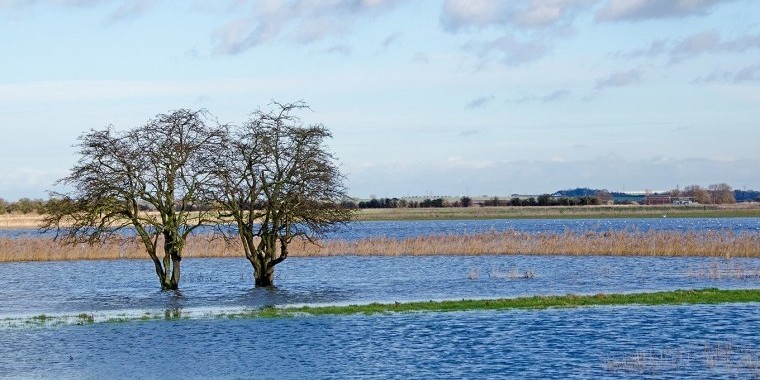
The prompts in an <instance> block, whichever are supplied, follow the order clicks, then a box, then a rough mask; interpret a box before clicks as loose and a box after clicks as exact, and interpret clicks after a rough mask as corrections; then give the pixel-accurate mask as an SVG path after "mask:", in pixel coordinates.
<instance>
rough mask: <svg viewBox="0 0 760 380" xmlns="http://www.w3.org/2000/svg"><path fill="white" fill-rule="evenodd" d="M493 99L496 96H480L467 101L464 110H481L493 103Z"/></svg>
mask: <svg viewBox="0 0 760 380" xmlns="http://www.w3.org/2000/svg"><path fill="white" fill-rule="evenodd" d="M494 99H496V96H494V95H493V94H491V95H487V96H481V97H478V98H475V99H473V100H471V101H469V102H468V103H467V105H466V108H467V109H476V108H483V107H485V106H487V105H488V104H490V103H491V102H493V101H494Z"/></svg>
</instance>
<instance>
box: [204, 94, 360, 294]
mask: <svg viewBox="0 0 760 380" xmlns="http://www.w3.org/2000/svg"><path fill="white" fill-rule="evenodd" d="M271 106H272V107H271V108H272V109H271V110H268V111H262V110H257V111H255V112H253V113H252V114H251V116H250V119H249V121H248V122H246V123H245V124H244V125H242V126H240V127H237V128H233V129H232V130H231V131H229V133H228V135H227V136H228V137H227V139H226V140H225V141H224V142H223V143H222V144H221V145H220V147H219V149H217V152H216V154H215V155H214V159H213V160H210V161H209V162H208V165H209V166H210V168H211V169H210V170H211V171H214V173H215V181H214V186H213V188H212V191H211V193H212V194H213V196H214V198H215V199H216V201H217V204H218V205H219V206H220V207H221V208H222V209H223V210H225V215H224V216H225V217H226V218H230V219H231V220H232V221H233V228H232V229H231V230H230V229H227V228H224V226H223V225H221V226H222V228H220V231H221V232H222V233H223V234H224V236H225V237H227V238H234V239H237V238H239V239H240V240H241V241H242V243H243V250H244V253H245V257H246V258H247V259H248V261H249V262H250V263H251V265H252V266H253V268H254V277H255V284H256V286H272V285H273V281H274V269H275V266H276V265H277V264H279V263H281V262H282V261H283V260H285V259H286V258H287V257H288V244H290V243H291V241H293V239H294V238H296V237H301V238H304V239H307V240H308V241H310V242H315V239H316V238H318V237H319V236H321V235H322V234H323V233H325V232H327V231H329V230H330V229H331V228H332V227H335V226H336V225H339V224H341V223H343V222H345V221H347V220H349V219H350V216H351V210H349V209H347V208H344V207H342V206H341V201H342V200H344V199H345V198H346V194H345V187H344V186H343V177H342V175H341V174H340V171H339V169H338V166H337V165H336V163H335V158H334V156H333V155H332V153H330V152H329V151H328V150H327V148H326V147H325V145H324V142H325V140H326V139H328V138H330V137H332V135H331V134H330V132H329V131H328V129H327V128H325V127H324V126H323V125H321V124H315V125H308V126H304V125H303V124H302V122H301V121H300V119H299V118H298V117H297V116H296V115H295V113H296V112H297V111H303V110H306V109H308V106H307V105H306V104H304V103H303V102H296V103H286V104H281V103H276V102H273V103H272V105H271Z"/></svg>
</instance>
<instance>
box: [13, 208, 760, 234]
mask: <svg viewBox="0 0 760 380" xmlns="http://www.w3.org/2000/svg"><path fill="white" fill-rule="evenodd" d="M662 217H668V218H736V217H747V218H758V217H760V203H740V204H733V205H688V206H671V205H665V206H636V205H633V206H632V205H611V206H536V207H511V206H498V207H480V206H473V207H443V208H395V209H363V210H357V212H356V215H355V217H354V220H357V221H375V220H457V219H581V218H583V219H586V218H587V219H605V218H662ZM41 219H42V215H39V214H33V213H30V214H4V215H0V228H6V229H7V228H35V227H37V226H38V225H39V223H40V221H41Z"/></svg>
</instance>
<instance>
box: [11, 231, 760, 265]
mask: <svg viewBox="0 0 760 380" xmlns="http://www.w3.org/2000/svg"><path fill="white" fill-rule="evenodd" d="M241 252H242V249H241V247H240V245H239V243H238V242H237V241H234V242H233V243H231V244H227V243H225V242H224V241H223V240H219V239H217V240H209V239H208V237H206V236H191V237H190V239H189V240H188V242H187V244H186V246H185V251H184V257H241V255H242V253H241ZM502 254H526V255H625V256H703V257H723V258H734V257H737V258H739V257H760V234H758V233H751V234H745V233H743V234H735V233H733V232H716V231H705V232H694V231H692V232H675V231H647V232H641V231H609V232H604V233H597V232H587V233H581V232H572V231H566V232H562V233H551V232H547V233H538V234H533V233H525V232H518V231H503V232H496V231H494V232H486V233H479V234H469V235H430V236H417V237H409V238H406V239H392V238H387V237H373V238H367V239H361V240H355V241H348V240H326V241H323V242H321V243H319V244H318V245H315V244H311V243H309V242H307V241H295V242H294V243H292V244H291V248H290V255H291V256H309V257H319V256H335V255H358V256H424V255H502ZM143 258H147V254H146V253H145V251H144V249H143V248H142V246H141V245H140V244H139V243H138V242H137V241H126V242H110V243H104V244H100V245H95V246H89V245H83V244H79V245H62V244H58V243H56V242H53V241H52V240H50V239H48V238H40V237H31V238H30V237H24V238H2V239H0V262H13V261H54V260H98V259H101V260H102V259H143Z"/></svg>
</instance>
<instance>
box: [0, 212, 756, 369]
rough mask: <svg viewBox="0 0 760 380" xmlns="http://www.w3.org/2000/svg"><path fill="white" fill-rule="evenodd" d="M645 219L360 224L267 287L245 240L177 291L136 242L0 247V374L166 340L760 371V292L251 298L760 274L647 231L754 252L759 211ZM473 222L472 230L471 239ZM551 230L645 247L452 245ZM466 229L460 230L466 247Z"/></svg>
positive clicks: (641, 286) (142, 362) (276, 361)
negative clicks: (329, 308) (439, 251)
mask: <svg viewBox="0 0 760 380" xmlns="http://www.w3.org/2000/svg"><path fill="white" fill-rule="evenodd" d="M648 223H649V224H647V220H630V221H625V220H610V221H606V220H595V221H592V220H572V221H562V223H558V222H557V221H541V220H532V221H517V220H512V221H450V222H442V221H438V222H363V223H357V224H354V225H350V226H349V227H348V229H347V230H344V231H343V232H342V235H335V236H332V237H331V238H332V239H333V241H335V239H337V238H338V237H339V236H342V238H340V244H343V246H342V247H344V248H345V249H346V250H347V251H348V252H347V253H349V254H341V255H333V253H334V252H333V253H330V252H327V253H324V254H321V253H314V254H311V255H310V256H311V257H291V258H289V259H288V260H286V261H284V262H283V263H282V264H281V266H278V271H277V275H276V276H277V277H276V284H277V288H274V289H256V288H254V287H253V280H252V277H251V268H250V265H249V264H248V263H247V262H246V261H245V259H243V258H242V257H237V256H233V257H229V258H187V259H186V260H184V264H183V283H182V286H181V290H180V291H177V292H166V291H160V290H158V286H157V284H156V279H155V275H154V274H153V273H152V272H151V270H152V268H151V265H152V264H151V263H150V262H149V261H148V260H147V259H145V258H142V257H141V258H142V259H141V260H131V259H119V260H75V261H36V262H7V263H1V264H0V300H2V302H0V329H1V330H3V331H2V334H0V358H2V359H0V377H11V378H16V377H54V376H55V377H57V376H61V377H64V378H98V377H104V376H108V377H112V378H134V377H144V378H155V377H160V376H161V372H155V371H154V368H157V367H162V366H163V367H164V368H165V363H166V362H167V355H170V354H171V356H172V359H171V364H170V365H169V366H170V370H171V371H172V372H171V373H172V376H175V377H196V376H199V375H200V374H203V375H204V376H210V377H222V378H241V377H242V378H248V377H251V378H261V377H272V378H302V377H304V376H309V375H310V377H315V378H328V377H335V376H338V377H363V376H366V377H383V378H386V377H390V378H408V377H436V378H447V377H448V378H462V377H469V378H474V377H533V378H535V377H551V376H555V377H563V378H588V377H594V378H605V377H609V378H621V377H622V378H626V377H628V378H640V377H642V376H645V377H656V378H684V377H690V378H694V377H696V378H736V377H741V378H752V377H758V376H760V356H759V355H760V351H759V350H758V349H757V347H760V336H758V334H756V333H755V331H754V330H755V328H754V326H757V325H758V323H760V319H758V318H759V317H758V315H760V304H758V303H757V302H742V303H720V304H714V305H706V304H704V305H678V304H676V305H667V306H642V305H635V304H634V305H625V306H592V307H581V308H577V307H573V308H549V309H521V310H514V309H505V310H496V311H494V310H491V311H486V310H479V311H478V310H475V311H456V312H449V313H439V312H420V311H417V312H393V311H392V312H383V313H381V314H372V315H364V314H363V313H361V312H360V313H359V314H351V315H321V316H312V315H306V314H302V313H293V314H291V315H289V316H287V317H275V314H276V313H274V314H272V313H267V312H264V313H259V312H258V310H277V309H266V308H271V307H274V308H293V307H302V306H309V307H311V308H313V307H318V306H326V305H338V306H340V305H353V304H359V305H364V304H370V303H374V302H380V303H385V304H389V305H391V306H392V307H391V309H393V305H396V303H399V304H398V309H402V308H403V307H404V306H403V305H406V303H407V302H414V301H429V300H435V301H440V300H462V299H495V298H516V297H529V296H541V295H557V296H562V295H567V294H574V295H592V294H599V293H603V294H612V293H642V292H643V293H649V292H657V291H669V290H676V289H703V288H720V289H757V288H760V258H757V257H753V255H740V254H729V255H726V254H725V253H726V252H724V251H719V252H717V254H715V252H713V253H711V254H704V255H696V257H695V256H690V255H689V254H690V253H691V252H689V254H676V253H674V254H670V255H667V254H666V255H651V252H650V251H651V247H652V246H653V245H652V244H662V246H663V247H665V246H671V247H678V246H681V247H683V245H684V244H683V243H684V240H679V241H671V240H668V236H675V235H669V234H677V236H681V237H683V236H687V235H689V234H694V236H700V237H705V236H707V237H710V239H709V240H710V241H717V242H722V244H725V245H724V247H734V248H733V249H736V247H735V246H740V245H739V244H738V243H737V242H741V241H745V242H747V243H746V244H747V246H746V247H744V248H741V249H747V250H753V249H754V250H757V249H758V247H757V240H752V239H756V237H755V236H756V235H757V234H758V231H760V220H757V219H751V218H749V219H746V218H745V219H709V220H668V219H666V218H663V219H650V220H648ZM626 231H627V232H626ZM636 231H639V232H636ZM632 232H633V233H640V234H642V235H635V234H634V235H631V233H632ZM3 233H4V234H5V239H6V240H5V241H11V240H16V241H23V239H32V238H34V237H33V236H30V233H29V232H28V231H26V232H25V231H22V232H18V231H16V232H15V234H14V233H13V232H8V231H6V232H3ZM464 233H467V234H468V236H472V239H473V240H472V241H467V240H466V239H465V238H462V237H461V235H462V234H464ZM624 233H625V234H628V235H631V236H634V237H635V239H633V240H630V241H627V242H626V241H625V240H624V239H623V238H624V236H623V235H619V234H624ZM338 234H341V233H340V232H339V233H338ZM414 234H417V235H414ZM552 234H553V236H558V237H564V238H566V239H568V238H571V237H572V238H574V239H576V240H577V241H578V242H579V243H578V246H579V247H580V246H581V244H585V247H586V249H588V250H592V249H600V251H606V250H609V249H610V246H605V245H602V244H606V243H605V242H615V241H623V242H624V243H625V244H629V245H630V244H639V247H642V249H643V250H644V252H642V254H640V255H629V256H625V255H610V254H609V253H607V254H603V255H588V253H593V252H586V253H585V254H583V252H579V253H577V254H576V253H573V252H572V251H570V248H572V247H571V246H567V247H565V249H566V254H564V255H547V254H537V252H530V251H526V252H524V254H508V255H505V254H498V255H493V254H473V253H469V252H459V253H460V254H456V250H458V249H459V250H461V249H464V248H463V247H466V246H468V245H469V246H472V245H475V244H481V245H487V244H489V241H492V240H495V241H499V239H501V238H502V237H505V239H507V238H509V239H512V238H514V237H519V239H518V240H515V241H523V242H524V245H522V246H520V247H518V248H519V249H518V251H519V250H521V249H526V250H527V249H530V247H532V246H540V245H539V243H541V242H540V241H538V240H531V239H535V238H536V237H537V236H538V237H541V236H543V237H544V238H545V237H546V236H552ZM646 234H654V235H646ZM419 235H422V236H439V237H441V239H444V240H443V241H444V242H445V245H447V246H453V247H455V248H452V249H451V252H449V253H448V254H445V255H430V252H427V251H425V253H420V252H423V250H424V249H428V250H429V249H431V248H430V247H433V246H434V243H435V242H432V241H430V240H426V239H428V238H423V237H419ZM457 236H459V237H457ZM648 236H661V243H653V242H651V241H646V238H647V237H648ZM373 239H375V240H380V241H381V242H383V244H386V246H389V245H387V244H388V243H389V242H390V243H392V242H396V244H410V242H411V244H420V246H419V247H418V248H415V250H413V251H408V249H409V247H410V246H408V245H407V246H404V247H405V248H403V249H399V251H398V252H394V253H392V255H390V256H384V255H380V254H374V253H371V252H366V253H363V252H353V253H354V254H350V253H351V251H352V250H358V248H359V247H360V245H361V244H367V242H372V241H373ZM446 239H447V240H446ZM583 239H586V240H583ZM588 239H597V240H588ZM731 239H734V240H731ZM741 239H746V240H741ZM458 241H459V242H466V243H467V244H464V245H460V246H457V245H456V244H457V242H458ZM590 241H591V242H593V244H590V243H589V242H590ZM581 242H582V243H581ZM726 242H728V244H726ZM209 244H215V243H209ZM500 244H505V243H504V242H501V243H500ZM544 244H549V243H548V242H544ZM610 244H612V243H610ZM753 244H754V245H753ZM600 245H602V248H599V246H600ZM325 246H327V247H329V245H325ZM702 246H704V245H702ZM333 247H334V246H333ZM376 247H377V245H375V248H376ZM412 247H415V246H412ZM117 248H118V247H117ZM121 249H124V247H121ZM206 249H209V248H208V247H206ZM322 249H324V247H323V248H322ZM682 249H683V248H682ZM694 249H696V248H694ZM712 249H714V250H720V249H722V248H720V247H717V248H716V247H715V246H713V248H712ZM418 250H419V251H418ZM707 251H709V250H707ZM707 251H704V252H707ZM710 252H712V251H710ZM416 253H419V254H420V255H416ZM433 253H434V252H433ZM462 253H469V254H467V255H462ZM600 253H604V252H600ZM612 253H614V252H612ZM306 256H309V255H306ZM246 316H248V317H246ZM167 340H169V341H172V342H175V343H176V344H177V345H176V348H175V349H174V350H173V351H172V352H171V353H167V352H166V351H165V347H164V345H162V344H161V343H160V342H165V341H167Z"/></svg>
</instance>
